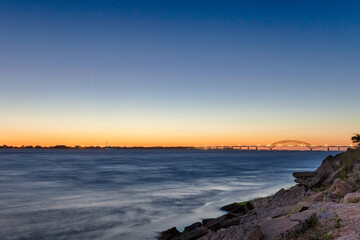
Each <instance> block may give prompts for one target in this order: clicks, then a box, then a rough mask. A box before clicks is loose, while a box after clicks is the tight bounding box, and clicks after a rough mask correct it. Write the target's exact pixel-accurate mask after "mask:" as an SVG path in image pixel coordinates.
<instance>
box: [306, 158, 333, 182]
mask: <svg viewBox="0 0 360 240" xmlns="http://www.w3.org/2000/svg"><path fill="white" fill-rule="evenodd" d="M338 157H339V156H337V157H335V158H334V157H333V156H331V155H329V156H328V157H327V158H325V159H324V160H323V161H322V163H321V165H320V167H319V168H318V169H316V171H315V176H314V177H313V178H312V180H311V182H310V184H309V187H314V186H315V185H319V184H320V183H321V182H322V181H324V180H325V179H326V178H327V177H328V176H329V175H330V174H331V173H332V172H334V171H335V170H336V169H337V167H338V166H337V164H336V161H338V160H339V159H337V158H338Z"/></svg>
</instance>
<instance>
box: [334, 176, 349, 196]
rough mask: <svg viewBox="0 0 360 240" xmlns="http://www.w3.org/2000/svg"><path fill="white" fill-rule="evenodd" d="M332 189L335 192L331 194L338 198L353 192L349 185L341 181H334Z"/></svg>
mask: <svg viewBox="0 0 360 240" xmlns="http://www.w3.org/2000/svg"><path fill="white" fill-rule="evenodd" d="M334 188H335V190H334V191H333V193H334V194H336V195H338V196H340V197H344V196H345V195H346V194H348V193H350V192H352V190H353V188H352V186H351V185H350V184H348V183H346V182H344V181H343V180H341V179H336V180H335V181H334Z"/></svg>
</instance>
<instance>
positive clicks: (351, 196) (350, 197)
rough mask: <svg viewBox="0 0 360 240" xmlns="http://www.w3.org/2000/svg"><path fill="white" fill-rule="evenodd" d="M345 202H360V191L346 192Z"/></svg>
mask: <svg viewBox="0 0 360 240" xmlns="http://www.w3.org/2000/svg"><path fill="white" fill-rule="evenodd" d="M344 203H360V192H354V193H348V194H346V195H345V197H344Z"/></svg>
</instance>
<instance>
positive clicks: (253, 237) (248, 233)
mask: <svg viewBox="0 0 360 240" xmlns="http://www.w3.org/2000/svg"><path fill="white" fill-rule="evenodd" d="M263 236H264V235H263V233H262V232H261V228H260V226H259V225H255V224H248V225H238V226H232V227H230V228H228V229H225V230H219V231H217V232H216V233H215V232H211V233H209V234H207V235H205V236H203V237H201V238H199V239H198V240H233V239H236V240H261V239H263Z"/></svg>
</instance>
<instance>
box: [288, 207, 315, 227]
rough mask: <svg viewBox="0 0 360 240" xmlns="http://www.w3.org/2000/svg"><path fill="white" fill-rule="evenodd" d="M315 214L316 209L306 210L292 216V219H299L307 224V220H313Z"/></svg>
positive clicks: (298, 220)
mask: <svg viewBox="0 0 360 240" xmlns="http://www.w3.org/2000/svg"><path fill="white" fill-rule="evenodd" d="M314 215H316V211H315V210H306V211H303V212H299V213H296V214H294V215H292V216H290V220H292V221H297V222H299V223H301V224H306V223H307V222H309V221H311V219H312V218H313V217H314Z"/></svg>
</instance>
